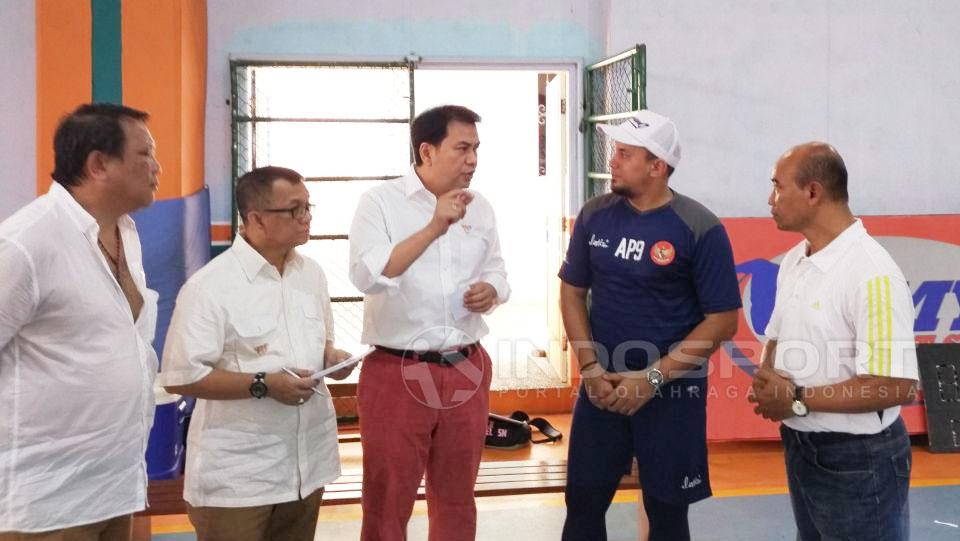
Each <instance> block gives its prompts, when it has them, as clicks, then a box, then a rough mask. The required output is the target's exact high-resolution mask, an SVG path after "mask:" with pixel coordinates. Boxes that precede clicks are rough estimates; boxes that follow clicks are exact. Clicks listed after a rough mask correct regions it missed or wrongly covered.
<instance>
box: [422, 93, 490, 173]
mask: <svg viewBox="0 0 960 541" xmlns="http://www.w3.org/2000/svg"><path fill="white" fill-rule="evenodd" d="M454 121H456V122H463V123H464V124H473V125H475V124H476V123H477V122H480V115H478V114H477V113H475V112H473V111H471V110H470V109H467V108H466V107H463V106H461V105H441V106H439V107H434V108H433V109H428V110H426V111H424V112H422V113H420V114H419V115H417V118H415V119H413V124H411V125H410V143H411V144H412V145H413V158H414V162H415V163H416V164H417V165H422V164H423V157H422V156H420V145H421V144H423V143H429V144H431V145H439V144H440V143H441V142H442V141H443V140H444V139H445V138H446V137H447V126H448V125H449V124H450V123H451V122H454Z"/></svg>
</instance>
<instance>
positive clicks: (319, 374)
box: [310, 346, 373, 380]
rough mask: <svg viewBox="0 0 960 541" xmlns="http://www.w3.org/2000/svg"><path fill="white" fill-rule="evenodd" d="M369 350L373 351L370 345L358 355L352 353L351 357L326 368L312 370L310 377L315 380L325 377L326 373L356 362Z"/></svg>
mask: <svg viewBox="0 0 960 541" xmlns="http://www.w3.org/2000/svg"><path fill="white" fill-rule="evenodd" d="M371 351H373V347H372V346H371V347H370V348H368V349H367V351H364V352H363V353H361V354H360V355H354V356H353V357H350V358H349V359H346V360H343V361H340V362H338V363H337V364H335V365H333V366H330V367H328V368H324V369H323V370H317V371H316V372H314V373H313V374H311V375H310V377H311V378H313V379H316V380H320V379H323V378H325V377H327V376H328V375H330V374H333V373H334V372H336V371H337V370H340V369H341V368H346V367H348V366H351V365H354V364H357V363H358V362H360V361H362V360H363V358H364V357H366V356H367V355H369V354H370V352H371Z"/></svg>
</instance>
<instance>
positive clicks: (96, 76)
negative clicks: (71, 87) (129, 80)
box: [90, 0, 123, 104]
mask: <svg viewBox="0 0 960 541" xmlns="http://www.w3.org/2000/svg"><path fill="white" fill-rule="evenodd" d="M120 2H121V0H90V13H91V26H92V38H91V41H92V43H91V46H90V53H91V55H90V56H91V60H92V62H91V63H92V76H93V77H92V78H93V89H92V90H93V92H92V96H93V101H95V102H110V103H118V104H119V103H122V102H123V73H122V68H123V66H122V57H121V51H122V48H121V36H120V25H121V22H120Z"/></svg>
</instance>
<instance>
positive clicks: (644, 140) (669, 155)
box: [597, 110, 680, 167]
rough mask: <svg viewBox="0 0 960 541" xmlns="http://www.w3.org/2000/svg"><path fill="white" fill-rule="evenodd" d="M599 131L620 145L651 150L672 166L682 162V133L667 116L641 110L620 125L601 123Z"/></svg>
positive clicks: (598, 126)
mask: <svg viewBox="0 0 960 541" xmlns="http://www.w3.org/2000/svg"><path fill="white" fill-rule="evenodd" d="M597 129H599V130H600V131H602V132H603V133H604V134H606V136H607V137H609V138H611V139H613V140H614V141H617V142H618V143H623V144H625V145H632V146H637V147H643V148H645V149H647V150H649V151H650V152H652V153H653V155H654V156H656V157H658V158H660V159H661V160H663V161H665V162H667V163H668V164H670V167H676V166H677V164H679V163H680V132H679V131H677V126H676V124H674V123H673V121H672V120H670V119H669V118H667V117H665V116H663V115H658V114H657V113H654V112H653V111H647V110H643V111H637V114H635V115H633V116H632V117H630V118H628V119H627V120H625V121H624V122H621V123H620V124H616V125H614V124H597Z"/></svg>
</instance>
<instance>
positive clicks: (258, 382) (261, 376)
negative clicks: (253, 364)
mask: <svg viewBox="0 0 960 541" xmlns="http://www.w3.org/2000/svg"><path fill="white" fill-rule="evenodd" d="M266 377H267V373H266V372H257V373H256V374H255V375H254V376H253V383H251V384H250V394H251V395H252V396H253V397H254V398H256V399H260V398H263V397H265V396H267V384H266V382H265V381H264V380H265V379H266Z"/></svg>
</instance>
